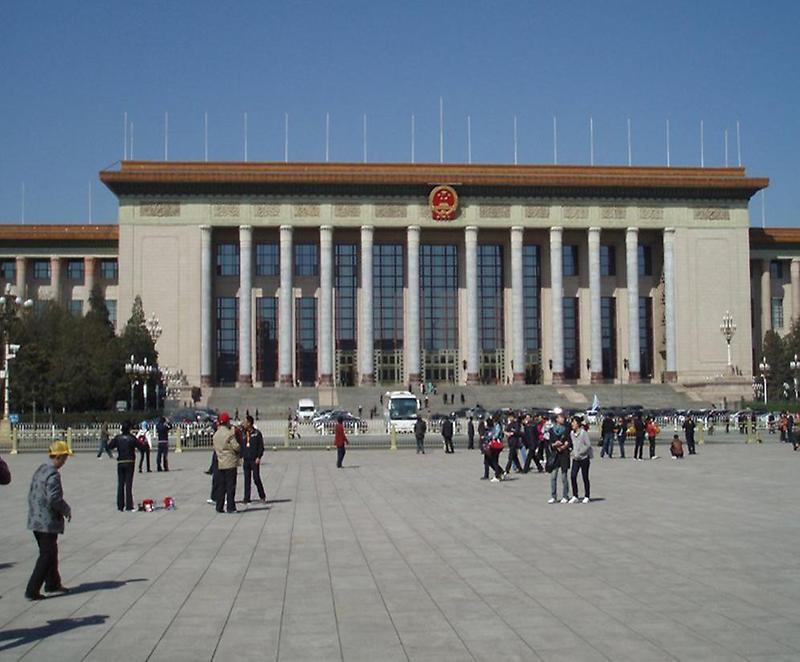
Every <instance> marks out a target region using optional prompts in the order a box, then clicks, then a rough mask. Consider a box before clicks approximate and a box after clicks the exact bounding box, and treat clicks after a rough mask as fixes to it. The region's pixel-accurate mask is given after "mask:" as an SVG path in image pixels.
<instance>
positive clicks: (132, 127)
mask: <svg viewBox="0 0 800 662" xmlns="http://www.w3.org/2000/svg"><path fill="white" fill-rule="evenodd" d="M131 161H133V122H131Z"/></svg>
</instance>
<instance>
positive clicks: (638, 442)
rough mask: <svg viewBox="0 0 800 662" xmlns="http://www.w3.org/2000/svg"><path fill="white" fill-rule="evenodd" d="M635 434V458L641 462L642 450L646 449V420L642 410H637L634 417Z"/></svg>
mask: <svg viewBox="0 0 800 662" xmlns="http://www.w3.org/2000/svg"><path fill="white" fill-rule="evenodd" d="M633 434H634V446H633V459H634V460H638V461H639V462H641V461H642V452H643V451H644V436H645V425H644V421H643V420H642V412H640V411H639V412H636V416H634V417H633Z"/></svg>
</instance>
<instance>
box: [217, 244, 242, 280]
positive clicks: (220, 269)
mask: <svg viewBox="0 0 800 662" xmlns="http://www.w3.org/2000/svg"><path fill="white" fill-rule="evenodd" d="M238 275H239V244H217V276H238Z"/></svg>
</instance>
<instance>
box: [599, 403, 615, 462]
mask: <svg viewBox="0 0 800 662" xmlns="http://www.w3.org/2000/svg"><path fill="white" fill-rule="evenodd" d="M600 435H601V436H602V437H603V447H602V448H601V449H600V457H604V456H606V455H608V457H612V456H613V455H614V419H613V418H612V416H611V413H610V412H606V414H605V416H603V422H602V423H601V424H600Z"/></svg>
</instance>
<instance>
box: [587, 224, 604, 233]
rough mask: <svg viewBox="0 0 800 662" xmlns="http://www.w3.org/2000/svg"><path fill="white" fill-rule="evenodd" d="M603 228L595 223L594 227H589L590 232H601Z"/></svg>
mask: <svg viewBox="0 0 800 662" xmlns="http://www.w3.org/2000/svg"><path fill="white" fill-rule="evenodd" d="M601 230H602V228H599V227H597V226H596V225H593V226H592V227H590V228H589V234H600V232H601Z"/></svg>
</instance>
